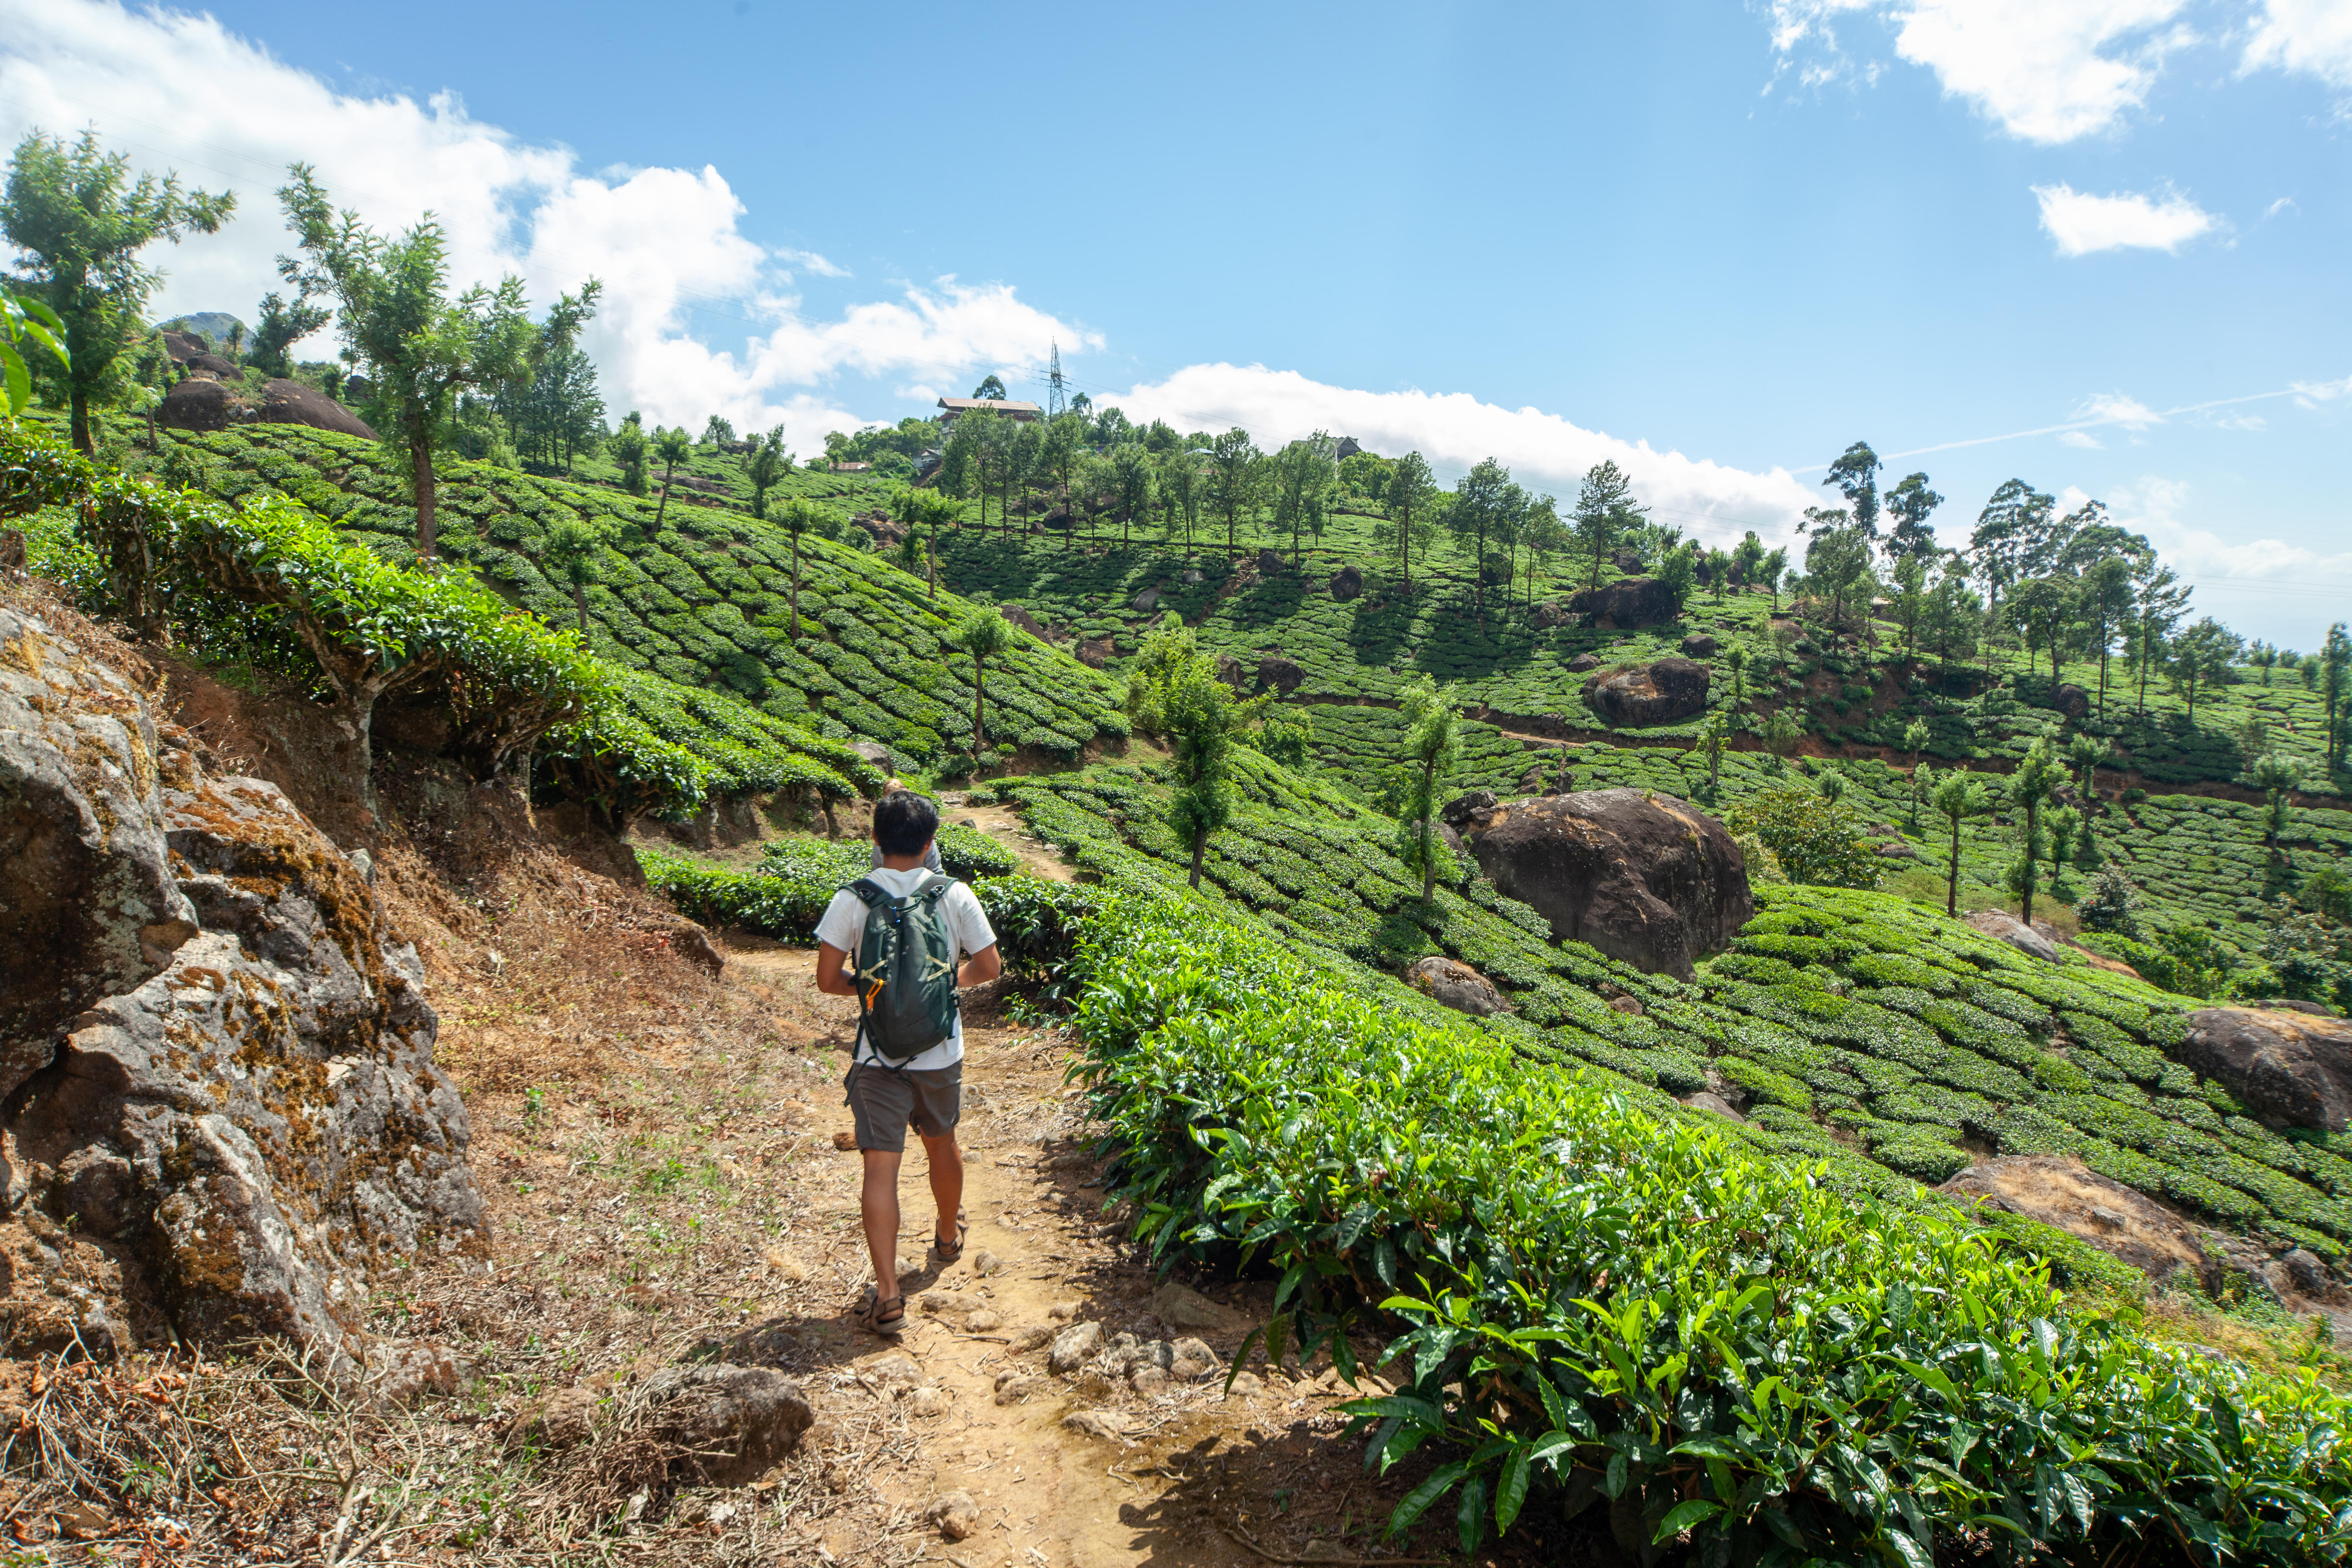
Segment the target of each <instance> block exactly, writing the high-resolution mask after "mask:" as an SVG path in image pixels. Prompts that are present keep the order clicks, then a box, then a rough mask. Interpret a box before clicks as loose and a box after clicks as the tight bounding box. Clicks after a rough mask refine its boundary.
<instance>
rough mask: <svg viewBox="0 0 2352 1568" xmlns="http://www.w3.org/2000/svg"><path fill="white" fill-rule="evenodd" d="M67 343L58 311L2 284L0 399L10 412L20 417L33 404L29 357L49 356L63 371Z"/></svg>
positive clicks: (64, 326)
mask: <svg viewBox="0 0 2352 1568" xmlns="http://www.w3.org/2000/svg"><path fill="white" fill-rule="evenodd" d="M65 342H66V325H65V323H64V322H63V321H59V320H58V313H57V312H56V311H55V310H50V309H49V308H48V306H47V305H45V304H43V303H42V302H41V301H40V300H36V299H34V298H32V297H31V296H30V295H26V294H18V293H16V292H15V291H14V290H12V289H9V288H8V286H7V284H6V283H5V282H0V396H5V398H6V400H7V405H8V412H9V413H11V414H21V413H23V412H24V411H25V407H26V405H27V404H29V403H31V402H32V401H33V373H32V361H31V359H29V358H28V357H27V355H28V354H30V355H33V357H36V358H37V357H39V355H42V354H46V355H47V356H48V357H49V358H50V359H53V360H55V361H56V362H57V365H58V369H60V370H63V369H65V368H66V366H67V362H68V357H69V356H68V353H67V352H66V346H65ZM35 351H37V353H35Z"/></svg>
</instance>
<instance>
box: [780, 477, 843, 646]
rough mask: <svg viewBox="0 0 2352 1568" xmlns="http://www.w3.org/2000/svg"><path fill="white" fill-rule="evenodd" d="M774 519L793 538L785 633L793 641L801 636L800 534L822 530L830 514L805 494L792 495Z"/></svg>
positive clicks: (796, 640) (829, 518) (829, 519)
mask: <svg viewBox="0 0 2352 1568" xmlns="http://www.w3.org/2000/svg"><path fill="white" fill-rule="evenodd" d="M776 521H778V522H780V523H782V525H783V529H784V531H785V532H786V533H788V534H790V535H792V539H793V598H792V610H791V616H792V620H791V626H790V629H789V630H788V631H787V632H786V633H785V635H786V636H787V637H791V638H792V639H793V641H794V642H798V641H800V637H801V536H802V535H803V534H804V533H806V532H808V531H809V530H811V529H813V528H814V529H817V530H820V531H823V530H824V526H825V524H826V523H827V522H829V521H831V514H830V513H828V512H827V511H826V510H825V509H824V508H823V507H821V506H819V505H818V504H817V503H816V502H814V501H813V500H809V499H808V498H807V497H806V496H794V497H793V498H792V499H791V500H788V501H786V502H784V504H783V508H782V510H781V511H780V512H779V513H778V514H777V517H776Z"/></svg>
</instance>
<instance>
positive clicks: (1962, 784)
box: [1927, 770, 1992, 918]
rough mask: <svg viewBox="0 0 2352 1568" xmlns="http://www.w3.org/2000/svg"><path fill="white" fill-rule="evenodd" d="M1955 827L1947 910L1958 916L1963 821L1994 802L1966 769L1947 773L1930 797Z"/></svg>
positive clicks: (1946, 889) (1947, 864)
mask: <svg viewBox="0 0 2352 1568" xmlns="http://www.w3.org/2000/svg"><path fill="white" fill-rule="evenodd" d="M1927 803H1928V805H1932V806H1934V807H1935V808H1936V813H1937V816H1941V817H1942V818H1943V819H1944V820H1945V822H1946V823H1948V825H1949V826H1950V829H1951V847H1950V849H1949V850H1948V859H1947V860H1946V861H1945V866H1944V912H1945V913H1946V914H1948V915H1950V916H1953V917H1954V918H1958V915H1959V912H1960V824H1961V823H1963V822H1965V821H1967V820H1968V819H1969V817H1971V816H1983V815H1984V814H1985V813H1986V812H1988V811H1990V810H1991V809H1992V801H1991V799H1990V797H1989V796H1988V795H1986V794H1985V787H1984V785H1983V784H1979V782H1978V781H1977V780H1976V779H1974V778H1972V777H1970V776H1969V774H1968V773H1965V772H1962V771H1958V770H1956V771H1954V772H1952V773H1946V774H1945V775H1944V776H1943V777H1942V778H1941V779H1939V780H1937V783H1936V786H1935V789H1934V790H1933V791H1932V792H1931V793H1930V794H1929V795H1928V797H1927Z"/></svg>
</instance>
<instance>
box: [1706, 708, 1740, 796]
mask: <svg viewBox="0 0 2352 1568" xmlns="http://www.w3.org/2000/svg"><path fill="white" fill-rule="evenodd" d="M1732 722H1733V721H1732V717H1731V715H1730V714H1728V713H1717V714H1716V715H1714V716H1713V717H1712V718H1710V719H1708V720H1707V721H1706V725H1705V726H1704V727H1703V728H1702V729H1701V730H1700V731H1699V744H1700V745H1701V746H1703V747H1705V748H1706V793H1707V798H1708V799H1710V800H1712V799H1713V798H1714V797H1715V795H1716V794H1717V792H1718V791H1720V790H1721V789H1722V788H1723V748H1724V746H1725V745H1726V744H1727V742H1729V741H1730V739H1731V731H1732Z"/></svg>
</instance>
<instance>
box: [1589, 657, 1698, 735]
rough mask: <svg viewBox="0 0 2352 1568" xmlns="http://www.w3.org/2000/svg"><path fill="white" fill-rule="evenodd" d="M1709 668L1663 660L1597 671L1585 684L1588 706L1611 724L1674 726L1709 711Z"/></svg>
mask: <svg viewBox="0 0 2352 1568" xmlns="http://www.w3.org/2000/svg"><path fill="white" fill-rule="evenodd" d="M1706 688H1707V671H1706V666H1705V665H1703V664H1699V663H1696V662H1695V661H1694V660H1691V659H1687V658H1662V659H1660V660H1658V662H1657V663H1655V664H1637V665H1635V666H1633V668H1630V669H1620V670H1613V671H1611V670H1596V671H1594V672H1593V673H1592V674H1591V675H1590V676H1587V677H1586V678H1585V681H1584V700H1585V703H1586V705H1587V706H1589V707H1590V708H1591V710H1593V711H1594V712H1595V713H1598V714H1600V715H1601V718H1602V719H1603V720H1604V721H1607V722H1608V723H1610V724H1613V725H1618V726H1621V727H1624V728H1629V729H1630V728H1638V727H1640V726H1642V725H1644V724H1675V723H1679V722H1681V721H1683V720H1685V719H1690V718H1696V716H1697V715H1699V714H1701V713H1704V712H1706Z"/></svg>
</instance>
